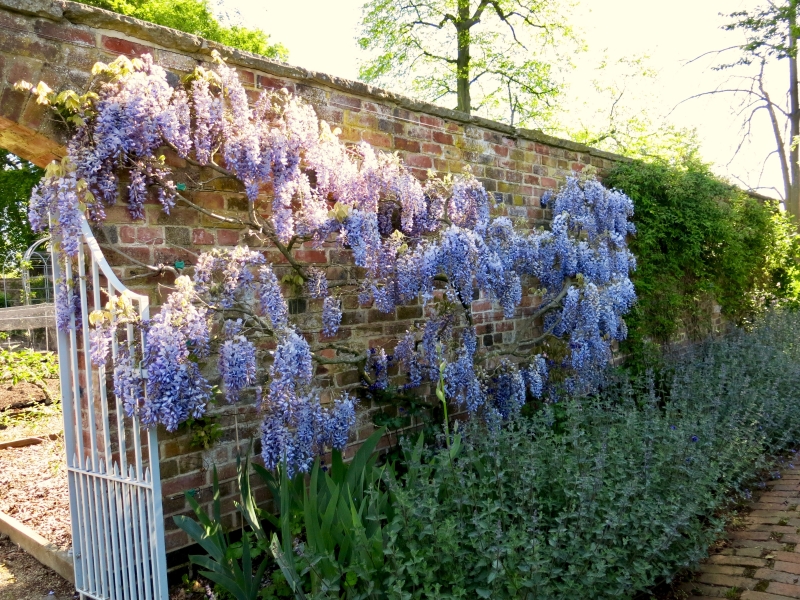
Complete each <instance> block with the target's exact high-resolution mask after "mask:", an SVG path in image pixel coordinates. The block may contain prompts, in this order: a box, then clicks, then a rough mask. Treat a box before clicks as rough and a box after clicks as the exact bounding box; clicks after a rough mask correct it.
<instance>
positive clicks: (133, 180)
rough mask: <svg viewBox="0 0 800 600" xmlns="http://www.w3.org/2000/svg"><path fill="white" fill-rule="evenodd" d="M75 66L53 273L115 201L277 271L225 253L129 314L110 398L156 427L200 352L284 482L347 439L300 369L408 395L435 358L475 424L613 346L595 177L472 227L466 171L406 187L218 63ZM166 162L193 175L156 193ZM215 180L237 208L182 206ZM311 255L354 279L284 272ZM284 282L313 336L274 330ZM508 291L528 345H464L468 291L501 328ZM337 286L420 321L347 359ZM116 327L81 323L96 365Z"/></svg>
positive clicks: (64, 321) (472, 196) (172, 407)
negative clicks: (152, 206) (211, 234)
mask: <svg viewBox="0 0 800 600" xmlns="http://www.w3.org/2000/svg"><path fill="white" fill-rule="evenodd" d="M94 74H95V75H96V78H95V80H93V83H92V89H93V95H92V96H86V97H85V98H87V99H86V101H85V102H81V103H76V104H78V106H74V107H73V108H72V111H73V113H74V115H73V118H72V122H73V123H76V124H77V129H76V131H75V133H74V135H73V136H72V138H71V141H70V143H69V146H68V156H67V158H65V159H64V161H63V162H62V163H61V164H54V165H52V166H51V168H50V169H48V173H47V176H46V177H45V179H44V180H43V182H42V183H41V184H40V185H39V186H38V187H37V188H36V189H35V190H34V192H33V196H32V198H31V203H30V220H31V223H32V225H33V227H34V229H35V230H37V231H39V230H42V229H44V228H46V227H47V226H48V224H49V226H50V228H51V230H52V233H53V234H54V235H55V237H56V239H57V240H58V243H59V244H60V248H61V250H62V251H63V253H64V254H65V255H67V256H68V257H72V260H74V259H75V257H76V255H77V250H78V245H79V235H80V227H81V225H80V214H81V212H82V211H83V210H84V209H85V210H86V211H87V213H88V215H89V216H90V217H91V218H92V219H93V220H95V221H96V222H100V221H102V220H103V219H104V216H105V208H106V207H107V206H110V205H113V204H114V203H115V202H116V201H117V199H118V196H120V195H121V196H123V197H124V198H125V201H126V203H127V208H128V210H129V211H130V214H131V217H132V218H134V219H137V218H141V216H142V215H143V212H144V205H145V203H146V202H147V201H148V200H149V199H151V198H152V199H153V200H156V201H157V202H159V203H160V205H161V207H162V209H163V210H164V211H165V212H169V211H170V210H171V209H172V208H173V207H175V206H178V205H182V206H188V207H191V208H194V209H195V210H197V211H199V212H201V213H203V214H205V215H206V216H208V217H210V218H212V219H216V220H218V221H220V222H224V223H227V224H232V225H238V226H240V227H242V228H246V229H247V230H248V231H249V234H250V235H251V236H255V237H256V238H257V239H260V240H261V241H262V242H264V243H265V244H269V245H271V246H272V247H273V248H277V250H278V251H279V252H280V253H281V254H282V256H283V258H284V265H281V266H280V268H279V266H278V265H274V264H268V262H267V259H266V258H265V253H264V252H262V251H260V250H256V249H251V248H248V247H246V246H238V247H235V248H230V249H219V248H218V249H215V250H213V251H212V252H208V253H204V254H202V255H200V256H199V257H198V258H197V260H196V261H195V265H194V270H193V273H192V274H191V276H189V275H181V276H180V277H177V279H176V280H175V283H174V286H173V291H172V292H171V294H170V295H169V296H168V298H167V299H166V301H165V303H164V304H163V305H162V306H161V308H160V310H159V312H158V313H157V314H156V315H155V316H154V317H153V318H152V319H150V320H149V321H147V322H135V326H136V327H137V328H139V329H140V330H141V332H142V334H143V339H144V343H143V348H142V347H137V346H136V344H128V345H125V344H122V345H120V349H119V351H118V352H117V353H116V358H115V359H114V360H113V364H112V367H113V375H114V386H115V391H116V393H117V395H118V396H119V397H120V398H121V399H122V400H123V404H124V406H125V407H126V410H127V411H128V413H129V415H133V414H136V415H137V416H138V417H139V419H140V420H141V422H142V423H143V424H145V425H146V426H155V425H156V424H157V423H162V424H163V425H164V426H165V427H166V428H167V429H168V430H170V431H172V430H174V429H176V428H177V426H178V425H179V424H180V423H181V422H182V421H185V420H186V419H188V418H189V417H194V418H198V417H200V416H202V415H203V414H204V412H205V410H206V408H207V405H208V403H209V402H210V401H211V400H212V397H213V395H214V392H215V390H214V387H213V386H212V385H211V383H210V381H211V379H210V375H209V373H210V372H211V371H213V369H211V370H209V369H210V367H208V366H206V367H205V368H204V367H203V365H204V364H205V363H209V359H210V358H211V357H216V361H215V363H214V364H216V366H217V371H218V374H219V378H220V380H221V384H220V393H221V395H222V396H223V397H224V399H225V401H227V402H237V401H239V399H240V397H241V396H242V394H244V393H246V391H247V390H254V393H255V394H256V396H257V398H258V404H259V406H260V409H261V410H262V412H263V414H264V421H263V425H262V442H263V456H264V460H265V463H266V464H267V466H268V467H275V466H277V465H278V464H280V463H281V462H283V461H285V462H286V464H287V465H288V467H289V469H290V470H292V471H294V470H300V471H305V470H307V469H308V468H309V467H310V465H311V464H312V462H313V459H314V457H315V456H316V455H317V454H319V453H321V452H324V451H325V449H326V448H329V447H336V448H342V447H343V446H344V445H345V444H346V443H347V438H348V434H349V431H350V429H351V428H352V426H353V425H354V423H355V419H356V414H355V402H356V401H355V399H354V398H353V397H352V396H351V395H349V394H344V395H342V396H341V397H340V398H338V399H335V400H333V401H332V402H328V403H323V402H322V401H321V393H322V392H321V390H320V389H319V388H318V386H316V385H315V377H314V375H315V368H316V367H315V365H345V366H349V367H352V368H358V369H359V371H360V373H361V376H362V378H363V380H364V382H365V384H367V385H371V386H375V387H386V386H387V385H389V384H390V381H391V377H390V375H389V374H390V372H393V371H391V368H392V367H393V366H397V367H398V368H399V370H400V374H399V375H397V376H395V379H397V378H399V377H404V378H405V380H404V385H406V386H408V387H416V386H419V385H420V384H422V383H423V382H424V381H438V379H439V372H440V368H441V365H442V363H443V362H444V363H445V367H444V378H445V389H446V394H447V397H448V400H449V401H451V402H454V403H458V404H461V405H463V406H464V407H466V408H467V409H468V410H469V411H470V412H472V413H480V414H482V415H483V416H484V417H485V418H487V419H488V420H490V421H493V422H495V421H498V420H503V419H507V418H509V417H511V416H513V415H514V414H516V413H518V412H519V410H520V409H521V407H522V405H523V404H524V403H525V402H526V399H527V398H529V397H535V398H541V397H543V395H545V394H546V393H547V392H548V389H549V390H550V391H551V393H552V391H553V390H554V389H555V386H554V384H553V382H552V380H551V378H550V377H549V376H550V373H551V372H552V371H553V369H554V368H555V367H557V368H559V369H560V370H563V371H564V372H566V373H567V374H568V375H567V376H566V377H565V378H562V379H561V380H560V383H559V385H562V386H566V388H567V389H568V390H570V391H572V392H576V391H587V390H591V389H592V388H593V387H594V386H596V385H597V383H598V381H599V377H600V376H601V374H602V371H603V369H604V368H605V366H606V364H607V363H608V361H609V358H610V356H611V348H612V344H613V342H614V340H621V339H623V338H624V337H625V336H626V333H627V332H626V328H625V322H624V320H623V316H624V315H625V314H626V312H627V311H628V310H629V309H630V307H631V305H632V304H633V303H634V302H635V297H636V296H635V293H634V289H633V285H632V283H631V281H630V279H629V274H630V272H631V270H632V269H634V267H635V261H634V257H633V256H632V255H631V253H630V252H629V250H628V247H627V243H626V238H627V236H628V235H629V234H631V233H633V231H634V229H633V226H632V224H631V223H630V222H629V217H630V216H631V214H632V212H633V205H632V203H631V201H630V199H629V198H628V197H627V196H625V195H624V194H622V193H620V192H618V191H615V190H607V189H605V188H604V187H603V186H602V185H601V184H600V183H599V182H598V181H596V180H594V179H591V178H579V177H577V176H574V177H570V178H568V180H567V183H566V185H565V186H564V187H563V189H561V191H559V193H558V194H557V195H556V196H555V197H554V198H547V197H545V198H543V199H542V203H543V204H547V205H548V207H549V208H550V209H551V211H552V223H551V224H550V226H549V227H547V228H533V229H531V228H530V227H529V226H528V225H527V224H522V226H520V225H519V224H515V223H514V222H512V220H511V219H510V218H508V217H506V216H502V215H499V216H494V217H493V216H492V211H493V209H494V206H493V202H492V199H491V198H490V196H489V194H487V192H486V190H485V189H484V187H483V185H482V184H481V183H480V182H479V181H478V180H477V179H476V178H475V177H473V176H472V174H471V173H470V171H469V170H467V169H465V171H464V172H463V173H461V174H457V175H446V176H436V175H433V174H431V175H430V176H429V178H428V179H427V181H426V182H424V183H423V182H421V181H420V180H418V179H417V178H416V177H414V176H413V175H412V173H411V172H410V171H408V170H407V169H406V168H405V167H404V166H403V164H402V162H401V160H400V159H399V158H398V156H397V155H394V154H386V153H380V152H376V151H375V150H373V149H372V148H371V147H370V146H369V145H368V144H366V143H361V144H357V145H348V144H345V143H343V142H342V141H340V139H339V137H338V132H337V131H335V130H334V131H332V130H331V129H330V127H329V126H328V125H327V123H325V122H324V121H320V120H318V118H317V116H316V114H315V112H314V110H313V108H312V107H311V106H309V105H308V104H306V103H305V102H303V101H302V100H300V99H298V98H296V97H294V96H292V95H290V94H288V93H287V92H285V91H281V92H277V93H276V92H268V91H264V92H263V93H261V95H260V96H259V98H258V99H257V100H256V101H255V102H254V103H253V104H252V105H251V103H250V99H249V98H248V96H247V93H246V91H245V89H244V88H243V87H242V85H241V83H240V81H239V79H238V76H237V73H236V71H235V70H234V69H232V68H230V67H228V66H227V65H226V64H225V63H224V62H223V61H221V60H219V61H218V62H217V64H216V66H215V67H214V68H212V69H204V68H198V69H197V70H196V71H195V72H194V73H193V74H192V75H191V76H190V77H188V78H186V79H185V80H184V82H183V84H182V85H177V86H173V85H170V83H169V80H168V78H167V74H166V72H165V71H164V70H163V69H162V68H161V67H159V66H158V65H156V64H154V63H153V60H152V58H151V57H150V56H148V55H145V56H142V57H141V59H134V60H133V61H131V60H128V59H126V58H124V57H120V58H119V59H118V60H116V61H114V62H113V63H111V64H110V65H102V64H99V65H97V66H96V67H95V70H94ZM27 89H32V86H27ZM37 89H41V86H39V88H33V89H32V91H33V93H37V92H36V90H37ZM165 151H171V152H174V153H175V154H177V155H178V156H179V157H181V158H182V159H184V160H185V161H187V162H188V163H189V164H190V165H191V166H193V167H196V168H199V169H202V170H203V172H208V173H211V176H210V177H209V178H208V180H206V181H200V182H196V181H192V182H190V185H187V184H186V183H185V182H181V183H177V182H176V181H175V177H176V173H175V172H173V169H172V168H171V167H170V166H169V165H168V163H167V161H165V158H164V152H165ZM215 178H227V179H231V180H235V181H237V182H238V183H239V185H240V186H241V190H242V195H243V197H244V198H246V199H247V207H248V208H247V210H246V211H241V212H238V213H234V214H232V213H220V212H215V211H213V210H210V209H208V208H206V207H204V206H201V205H198V204H197V203H195V202H194V201H193V196H192V195H191V192H193V191H199V190H202V189H205V188H204V186H205V185H206V184H207V183H208V182H209V181H211V180H212V179H215ZM121 190H124V191H123V192H122V193H121ZM326 244H327V245H328V247H330V245H334V246H335V247H338V248H339V249H341V250H342V251H344V252H348V253H349V254H350V256H351V257H352V263H353V264H354V265H355V266H356V267H358V270H357V272H358V274H359V277H358V278H354V277H347V276H345V277H343V276H341V275H334V276H333V278H331V273H332V271H331V270H329V269H328V268H319V267H311V266H310V265H308V264H305V263H303V262H301V261H299V260H297V259H296V254H295V251H296V250H297V249H298V248H301V247H309V246H310V247H312V248H314V247H317V248H318V247H322V246H323V245H326ZM337 266H340V265H337ZM150 268H151V269H152V270H154V271H158V272H163V269H164V268H163V266H160V267H159V266H152V267H150ZM341 271H342V269H337V272H341ZM279 275H283V276H282V277H281V278H279ZM71 285H72V282H71V281H69V280H67V279H66V278H65V279H63V280H62V281H60V282H59V286H58V289H59V293H58V294H57V301H58V303H59V307H60V308H59V309H58V314H59V319H58V320H59V327H62V328H64V327H66V326H68V324H69V322H70V319H71V318H73V317H74V316H75V311H74V308H73V300H72V299H73V298H74V296H75V294H73V293H72V292H71V291H70V290H71V287H70V286H71ZM301 288H302V289H303V290H304V292H305V294H306V295H307V296H308V297H309V298H312V299H318V300H319V299H321V300H322V303H321V304H322V313H321V318H320V320H319V323H318V328H317V329H316V330H307V327H306V329H305V330H301V329H300V328H299V327H298V326H297V325H296V324H294V323H292V321H291V320H290V318H289V310H288V306H287V300H286V297H287V296H286V294H287V292H288V291H292V293H297V290H298V289H301ZM525 289H530V290H531V293H532V295H534V296H537V297H538V299H539V304H538V307H537V308H536V309H535V310H533V312H532V314H530V311H529V313H527V314H526V316H527V317H528V318H530V319H532V320H536V322H537V323H541V327H540V329H541V335H539V336H538V337H534V338H531V339H517V340H515V342H514V343H513V344H505V345H503V346H501V347H500V348H492V349H488V348H482V347H480V339H479V337H478V335H477V333H476V328H475V323H474V319H473V315H472V303H473V301H474V299H475V298H476V297H480V298H481V299H488V300H490V301H492V302H495V303H496V304H497V305H499V307H500V308H501V309H502V312H503V315H504V316H505V317H506V318H512V317H514V316H515V314H517V311H518V307H519V305H520V303H521V301H522V298H523V295H524V294H523V291H524V290H525ZM346 295H355V296H357V298H358V302H359V303H360V304H361V305H371V306H373V307H375V308H377V309H378V310H380V311H382V312H385V313H391V312H393V311H395V309H396V308H397V307H398V306H401V305H403V304H407V303H412V302H417V301H419V302H421V303H422V304H423V307H424V310H425V315H426V317H427V318H426V320H425V321H424V322H421V323H420V324H419V325H418V326H417V327H415V328H411V329H409V330H408V331H407V332H406V333H405V334H404V335H402V336H401V337H400V339H399V341H398V344H397V346H396V348H395V349H394V351H393V352H392V353H391V354H387V353H386V351H384V350H371V351H367V350H365V349H364V348H363V347H362V348H358V347H356V346H354V345H347V344H344V343H342V342H340V341H337V338H336V336H337V333H338V332H339V328H340V327H341V324H342V318H343V298H344V297H345V296H346ZM132 314H133V313H132V311H131V310H130V308H129V307H128V306H127V305H126V304H125V300H124V298H123V299H119V298H117V299H111V302H110V306H109V309H108V310H107V311H104V312H101V313H99V314H95V313H93V315H92V325H93V330H92V333H91V346H92V350H91V357H92V360H93V361H94V362H95V363H96V364H106V363H107V362H108V361H110V360H111V359H110V354H109V347H110V346H111V339H112V337H113V336H114V335H115V330H116V328H117V327H118V326H119V324H120V323H125V324H126V326H127V325H130V324H131V323H132V322H133V321H135V318H134V317H131V315H132ZM539 319H540V320H541V321H538V320H539ZM557 339H560V340H563V341H564V348H565V349H566V350H565V351H564V352H563V353H562V355H561V356H558V357H557V353H552V352H551V353H549V354H545V353H544V352H542V344H543V343H545V342H547V341H549V340H557ZM265 340H270V342H269V344H271V346H270V345H269V344H267V343H265ZM142 369H143V370H142ZM145 373H146V376H145Z"/></svg>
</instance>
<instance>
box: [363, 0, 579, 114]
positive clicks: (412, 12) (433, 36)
mask: <svg viewBox="0 0 800 600" xmlns="http://www.w3.org/2000/svg"><path fill="white" fill-rule="evenodd" d="M559 9H560V3H559V0H532V1H526V2H522V1H521V0H399V1H398V0H369V1H368V2H367V3H366V4H365V5H364V9H363V18H362V24H361V25H362V32H361V36H360V38H359V45H360V46H361V48H362V49H364V50H366V51H368V52H370V53H371V54H372V56H371V57H370V58H369V59H368V60H367V61H365V62H364V63H363V65H362V66H361V68H360V70H359V76H360V77H361V79H363V80H364V81H367V82H370V83H382V84H388V85H389V86H392V87H398V88H401V89H402V90H403V91H407V92H410V93H412V94H414V95H416V96H418V97H421V98H424V99H426V100H429V101H431V102H438V101H440V100H443V99H451V98H455V100H456V109H457V110H460V111H462V112H465V113H472V112H479V113H481V114H484V115H486V116H489V117H491V118H498V119H501V120H504V121H506V122H508V123H510V124H512V125H514V124H516V123H526V122H530V121H531V120H533V119H535V118H536V117H538V116H540V115H542V114H543V113H545V112H547V111H548V110H549V108H550V105H551V103H552V102H553V100H554V99H555V98H556V97H557V96H558V93H559V89H560V85H559V83H558V81H557V76H556V73H555V72H554V69H553V64H552V63H553V61H555V60H556V55H555V46H556V44H557V43H558V42H563V41H564V40H567V39H573V34H572V31H571V30H570V28H569V27H568V25H567V24H566V22H565V21H564V17H563V16H562V15H561V14H560V12H559Z"/></svg>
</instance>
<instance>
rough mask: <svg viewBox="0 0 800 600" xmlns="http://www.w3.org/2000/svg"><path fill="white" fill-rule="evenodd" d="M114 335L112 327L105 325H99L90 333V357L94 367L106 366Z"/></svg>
mask: <svg viewBox="0 0 800 600" xmlns="http://www.w3.org/2000/svg"><path fill="white" fill-rule="evenodd" d="M112 334H113V332H112V329H111V327H110V326H109V325H107V324H103V323H98V324H97V326H95V327H94V328H93V329H91V330H90V331H89V348H90V351H89V357H90V358H91V361H92V364H93V365H95V366H97V367H100V366H103V365H105V364H106V360H108V351H109V350H110V349H111V337H112Z"/></svg>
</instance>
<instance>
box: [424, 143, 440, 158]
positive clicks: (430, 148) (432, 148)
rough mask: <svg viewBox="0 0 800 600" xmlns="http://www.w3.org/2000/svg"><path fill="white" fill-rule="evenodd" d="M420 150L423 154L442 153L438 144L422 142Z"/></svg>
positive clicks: (438, 154)
mask: <svg viewBox="0 0 800 600" xmlns="http://www.w3.org/2000/svg"><path fill="white" fill-rule="evenodd" d="M422 151H423V152H424V153H425V154H436V155H437V156H440V155H441V154H442V147H441V146H440V145H439V144H422Z"/></svg>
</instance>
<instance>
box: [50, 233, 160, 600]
mask: <svg viewBox="0 0 800 600" xmlns="http://www.w3.org/2000/svg"><path fill="white" fill-rule="evenodd" d="M81 238H82V239H81V242H82V243H81V244H80V250H79V254H78V257H77V260H75V259H69V257H66V256H65V255H64V254H63V253H62V252H60V251H59V250H58V244H53V248H54V250H53V274H54V281H58V280H59V279H60V278H61V276H62V274H63V276H65V277H66V281H67V283H68V286H67V287H68V288H69V289H71V290H74V292H72V291H70V292H69V293H70V294H71V295H73V294H74V296H73V297H72V298H71V300H79V302H78V303H77V304H76V308H75V311H74V314H73V316H72V318H71V320H70V325H69V328H68V329H67V330H66V331H59V332H58V359H59V365H60V377H61V393H62V399H63V409H64V438H65V444H66V448H67V470H68V476H69V500H70V512H71V515H70V516H71V519H72V547H73V556H74V560H75V587H76V589H77V590H78V592H79V593H80V594H81V599H88V598H92V599H96V600H167V598H168V591H167V575H166V551H165V547H164V518H163V512H162V508H161V479H160V475H159V464H158V443H157V436H156V430H155V429H150V430H147V429H144V428H142V427H141V426H140V424H139V420H138V419H137V418H136V417H134V418H129V417H126V416H125V413H124V410H123V407H122V403H121V401H120V399H118V398H116V396H115V395H114V393H113V391H112V388H113V386H111V385H109V379H110V377H109V375H110V373H108V370H107V369H105V368H104V367H99V368H98V367H95V366H94V365H92V362H91V360H90V358H89V313H90V312H92V311H93V310H100V309H102V308H103V307H104V306H105V304H106V302H107V300H108V299H109V298H111V297H114V296H118V295H119V294H121V293H122V292H126V291H127V294H128V297H129V298H130V299H131V301H132V304H133V306H134V308H135V309H136V310H138V312H139V314H140V315H141V317H142V318H143V319H147V317H148V316H149V299H148V298H147V297H146V296H141V295H138V294H134V293H132V292H130V291H129V290H127V288H126V287H125V286H124V285H123V284H122V282H121V281H120V280H119V279H118V278H117V276H116V275H115V274H114V272H113V271H112V270H111V267H110V266H109V265H108V263H107V262H106V260H105V258H104V257H103V254H102V252H101V251H100V247H99V246H98V244H97V241H96V240H95V238H94V235H92V231H91V229H90V228H89V224H88V222H87V221H86V219H85V218H83V217H82V235H81ZM75 296H77V298H76V297H75ZM123 331H124V329H123ZM134 335H136V333H135V332H134V330H133V327H131V326H128V328H127V336H125V335H115V337H114V339H113V341H112V348H111V351H112V356H116V353H117V351H118V349H119V346H120V344H127V343H130V342H132V341H133V336H134ZM118 338H121V339H118ZM140 341H141V343H142V344H143V342H144V340H140Z"/></svg>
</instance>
